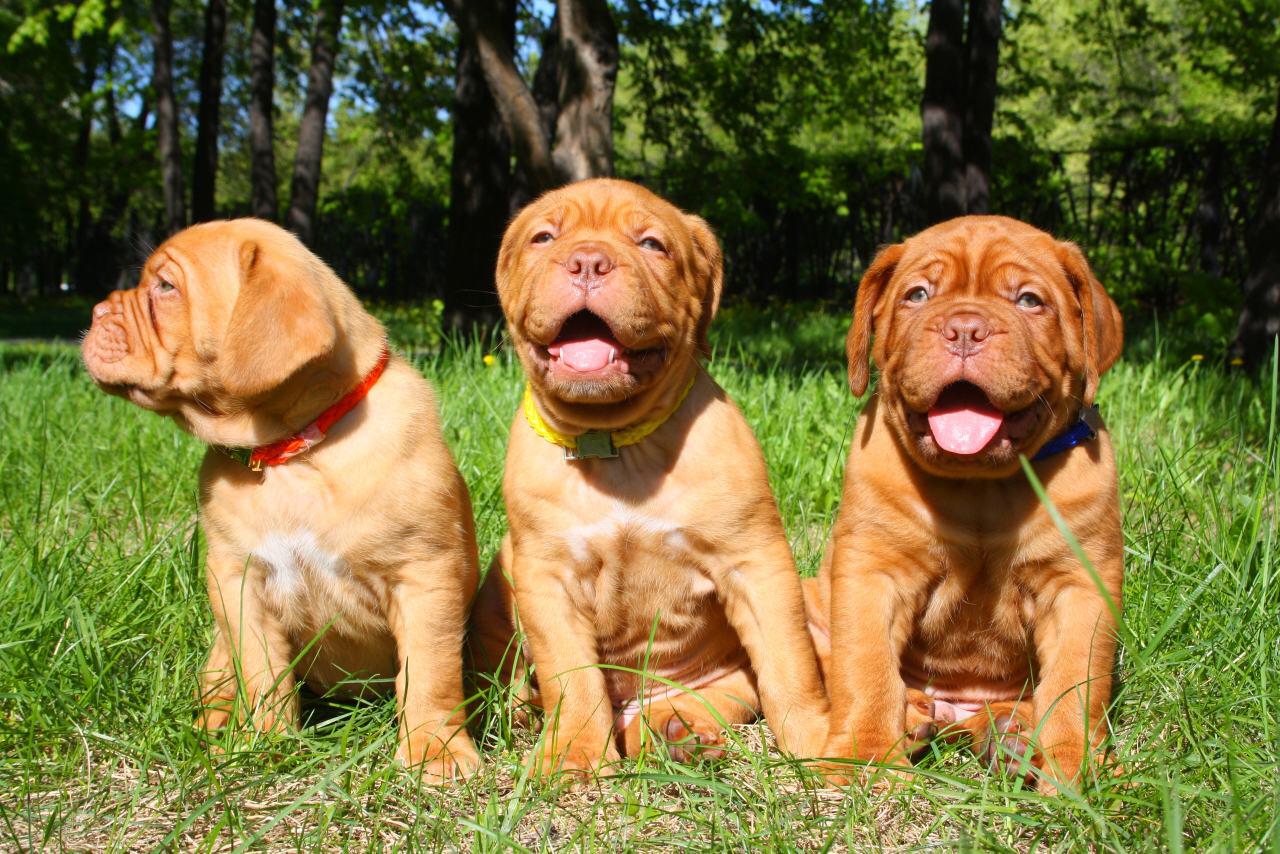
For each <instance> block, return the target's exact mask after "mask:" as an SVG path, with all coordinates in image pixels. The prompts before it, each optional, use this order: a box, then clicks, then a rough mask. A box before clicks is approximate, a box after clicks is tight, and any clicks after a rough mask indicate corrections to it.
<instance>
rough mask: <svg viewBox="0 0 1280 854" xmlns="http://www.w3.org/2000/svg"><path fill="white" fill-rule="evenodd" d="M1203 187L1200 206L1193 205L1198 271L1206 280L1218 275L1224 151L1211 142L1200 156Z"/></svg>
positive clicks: (1220, 268)
mask: <svg viewBox="0 0 1280 854" xmlns="http://www.w3.org/2000/svg"><path fill="white" fill-rule="evenodd" d="M1202 156H1203V158H1204V161H1203V162H1204V183H1203V184H1201V185H1200V202H1199V204H1197V205H1196V218H1195V223H1196V231H1197V233H1198V234H1199V237H1200V271H1201V272H1203V273H1207V274H1209V275H1210V276H1221V275H1222V225H1223V216H1222V213H1223V187H1222V167H1223V160H1224V159H1225V158H1226V147H1225V146H1224V145H1223V143H1222V141H1221V140H1214V141H1213V142H1210V143H1209V144H1208V146H1206V148H1205V150H1204V151H1203V152H1202Z"/></svg>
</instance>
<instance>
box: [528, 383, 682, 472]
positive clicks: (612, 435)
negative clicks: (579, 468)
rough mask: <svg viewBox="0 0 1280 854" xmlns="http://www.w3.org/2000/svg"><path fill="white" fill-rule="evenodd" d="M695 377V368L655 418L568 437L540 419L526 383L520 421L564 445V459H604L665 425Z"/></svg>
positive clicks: (555, 443) (545, 436)
mask: <svg viewBox="0 0 1280 854" xmlns="http://www.w3.org/2000/svg"><path fill="white" fill-rule="evenodd" d="M697 378H698V372H697V370H695V371H694V372H693V376H692V377H691V378H690V379H689V384H688V385H687V386H685V387H684V391H682V392H681V393H680V397H679V398H677V399H676V402H675V405H673V406H672V407H671V408H670V409H668V410H667V411H666V412H664V413H663V414H662V415H659V416H658V417H657V418H652V419H650V420H648V421H641V422H640V423H639V424H632V425H631V426H630V427H623V428H622V429H621V430H588V431H587V432H585V433H582V434H581V435H578V436H569V435H566V434H564V433H561V432H559V431H557V430H556V429H555V428H553V427H552V426H551V425H550V424H548V423H547V422H546V421H545V420H544V419H543V417H542V413H541V412H539V411H538V406H537V404H535V403H534V401H533V386H531V385H528V384H527V383H526V384H525V387H524V420H525V421H528V422H529V426H530V427H532V428H533V432H535V433H537V434H538V435H539V436H541V437H542V438H544V439H546V440H547V441H548V442H550V443H551V444H553V445H559V446H560V447H562V448H564V458H565V459H566V460H585V459H590V458H592V457H596V458H598V459H604V460H607V459H612V458H614V457H616V456H618V449H619V448H625V447H626V446H627V445H635V444H637V443H639V442H640V441H642V440H643V439H645V438H646V437H647V436H648V435H649V434H650V433H652V432H653V431H654V430H657V429H658V428H659V427H661V426H662V425H663V424H666V423H667V420H668V419H670V418H671V416H672V415H675V414H676V410H677V409H679V408H680V406H681V404H683V403H684V401H685V398H687V397H688V396H689V392H690V391H692V390H693V383H694V380H696V379H697Z"/></svg>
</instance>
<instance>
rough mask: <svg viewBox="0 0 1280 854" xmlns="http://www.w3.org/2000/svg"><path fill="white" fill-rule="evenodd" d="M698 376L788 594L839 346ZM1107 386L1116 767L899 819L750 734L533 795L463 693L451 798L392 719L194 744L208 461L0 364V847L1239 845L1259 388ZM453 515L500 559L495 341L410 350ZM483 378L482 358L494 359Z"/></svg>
mask: <svg viewBox="0 0 1280 854" xmlns="http://www.w3.org/2000/svg"><path fill="white" fill-rule="evenodd" d="M724 319H725V321H726V322H725V323H724V324H722V328H721V329H720V330H719V332H718V334H717V337H716V341H715V344H716V358H715V359H714V361H713V362H712V364H711V366H710V369H711V372H712V373H713V375H714V376H716V377H717V378H718V379H719V380H720V382H721V383H722V384H723V385H724V386H725V387H726V388H727V389H728V391H729V392H730V394H732V395H733V396H734V397H735V399H736V400H737V401H738V402H739V404H740V405H741V406H742V409H743V411H744V412H745V414H746V416H747V418H748V420H749V421H750V422H751V423H752V424H753V426H755V428H756V429H757V432H758V435H759V437H760V440H761V443H762V445H763V446H764V450H765V453H766V455H767V457H768V461H769V466H770V473H771V478H772V482H773V485H774V487H775V489H776V490H777V493H778V497H779V503H780V506H781V508H782V512H783V516H784V518H785V520H786V523H787V530H788V534H789V536H790V538H791V542H792V545H793V547H794V548H795V551H796V558H797V563H798V565H799V568H800V571H801V572H802V573H804V574H811V573H813V572H814V571H815V570H816V567H817V561H818V558H819V555H820V553H821V550H822V546H823V543H824V541H825V538H826V535H827V531H828V528H829V526H830V524H831V522H832V521H833V519H834V514H835V510H836V506H837V501H838V497H839V493H840V481H841V476H842V472H843V466H844V455H845V451H846V448H847V442H848V438H849V434H850V432H851V429H852V426H853V423H854V419H855V418H856V415H857V412H858V409H859V404H858V402H856V401H855V400H853V399H852V397H851V396H850V395H849V392H848V387H847V384H846V382H845V377H844V366H843V362H842V348H843V337H842V336H843V333H844V329H845V327H846V325H847V318H845V317H842V316H836V315H816V314H805V315H802V316H798V317H788V316H786V315H785V314H775V315H774V316H773V317H770V316H769V313H768V312H762V311H759V310H756V311H755V313H754V314H751V313H748V312H747V311H746V310H743V311H742V312H739V313H738V314H737V315H736V316H735V313H734V312H730V313H729V315H728V316H726V317H725V318H724ZM1140 350H1141V352H1143V353H1144V354H1146V355H1144V358H1143V361H1141V362H1130V361H1123V362H1121V363H1120V364H1119V365H1118V366H1117V367H1116V368H1115V369H1114V370H1113V371H1112V372H1111V373H1110V374H1109V375H1108V376H1107V378H1106V379H1105V381H1104V382H1103V386H1102V395H1101V400H1100V403H1101V406H1102V411H1103V414H1104V417H1105V418H1106V420H1107V421H1108V422H1109V425H1110V427H1111V429H1112V431H1113V434H1114V437H1115V440H1116V446H1117V449H1118V453H1119V457H1120V468H1121V478H1122V491H1123V504H1124V512H1125V533H1126V554H1127V559H1126V571H1127V580H1126V586H1125V596H1124V600H1125V601H1124V621H1125V631H1124V638H1125V640H1126V645H1125V646H1124V647H1123V648H1122V650H1121V653H1120V658H1119V670H1118V682H1119V690H1118V692H1117V698H1116V702H1115V704H1114V706H1113V709H1112V720H1113V725H1114V731H1115V737H1114V749H1115V753H1116V756H1117V758H1118V759H1119V761H1120V762H1121V763H1122V767H1123V770H1122V771H1121V772H1120V773H1119V774H1117V775H1116V776H1114V777H1106V778H1104V779H1101V780H1098V781H1095V782H1092V783H1089V784H1088V785H1086V787H1085V789H1084V791H1083V792H1082V793H1080V794H1079V795H1075V796H1064V797H1060V798H1045V797H1043V796H1040V795H1038V794H1036V793H1035V792H1029V791H1026V790H1024V789H1023V788H1022V787H1021V785H1020V784H1018V783H1015V782H1013V781H1009V780H1005V779H1000V778H993V777H991V776H989V775H987V774H986V772H985V771H984V769H983V768H982V767H981V766H980V763H979V762H978V761H977V760H976V759H974V758H973V757H972V755H970V754H969V753H968V752H967V751H965V750H963V749H955V748H950V747H945V746H942V747H937V748H935V749H934V750H933V752H932V753H931V755H930V756H928V757H927V758H926V759H925V760H924V761H923V763H922V764H921V766H920V768H919V772H918V773H917V775H916V776H915V778H914V779H913V780H912V781H911V782H910V783H907V784H903V785H900V786H898V787H896V788H895V789H892V790H889V791H879V790H877V791H862V790H854V791H852V792H849V793H842V792H833V791H826V790H823V789H822V788H821V787H820V786H818V785H817V784H816V782H815V780H814V778H813V777H812V776H811V775H810V774H808V772H806V771H804V770H802V769H800V768H799V767H798V766H797V765H796V764H795V763H793V762H791V761H789V760H787V759H786V758H785V757H782V756H780V755H778V754H777V752H776V751H775V750H774V748H773V745H772V742H771V740H770V738H769V737H768V734H767V730H766V729H765V728H764V727H762V726H750V727H743V728H740V729H739V730H738V731H737V732H736V733H735V734H734V737H733V738H731V740H730V742H729V744H728V745H727V747H728V753H729V757H728V758H727V759H725V760H724V761H722V762H721V763H719V764H718V765H715V766H711V767H704V766H698V767H688V766H684V765H680V764H677V763H675V762H673V761H671V760H670V759H668V758H667V757H666V756H665V753H662V752H657V753H654V754H651V755H649V756H647V757H646V758H644V759H643V760H641V761H638V762H632V763H629V764H628V765H627V766H626V769H625V773H624V774H622V775H621V776H619V777H616V778H611V779H606V780H602V781H600V782H598V783H593V784H591V785H589V786H586V787H584V788H579V789H571V788H569V787H568V786H567V784H566V785H562V786H558V787H557V786H553V787H547V786H541V785H535V784H534V783H533V782H532V781H531V780H530V779H529V778H528V776H527V771H526V769H525V768H524V767H523V765H522V761H523V758H524V756H525V755H526V753H527V752H528V751H529V750H530V749H531V748H532V747H533V745H534V743H535V740H536V738H537V736H536V733H533V732H530V731H528V730H527V729H525V728H523V727H521V726H519V725H518V724H517V722H516V720H515V719H514V713H513V703H512V702H511V698H510V697H507V696H504V690H503V689H500V688H498V687H495V686H493V685H492V684H488V683H486V682H485V681H484V680H478V684H477V687H476V688H475V691H476V700H477V701H478V703H477V707H479V708H482V709H483V714H480V715H478V716H477V717H476V718H475V720H474V722H473V732H474V733H475V734H476V736H477V738H478V740H479V743H480V744H481V746H482V750H483V751H484V753H485V758H486V765H485V767H484V770H483V771H482V773H481V775H480V777H478V778H477V779H476V780H473V781H470V782H468V783H466V784H465V785H462V786H459V787H457V788H456V789H453V790H443V791H442V790H436V789H432V788H429V787H423V786H420V785H418V783H417V782H416V781H414V780H413V779H412V778H411V777H410V776H409V775H407V774H405V773H404V772H403V771H401V770H398V769H397V768H396V767H395V766H394V765H393V764H392V761H391V760H392V757H393V755H394V752H395V742H396V728H395V721H394V718H393V715H392V713H391V706H390V704H389V703H365V704H349V705H341V704H340V705H337V706H335V707H333V708H332V709H329V710H327V711H326V712H325V714H323V715H316V716H313V718H312V723H311V724H310V725H309V726H307V727H304V728H303V729H302V730H301V731H300V732H297V733H291V734H286V735H253V734H239V735H230V734H227V735H224V736H218V737H217V738H216V739H215V741H216V744H214V745H212V747H214V748H216V749H210V747H211V746H210V745H204V744H202V743H201V741H200V740H199V739H198V738H197V737H196V734H195V733H194V732H193V730H192V728H191V725H190V724H191V721H192V717H193V713H194V708H195V699H194V692H195V684H196V682H195V680H196V674H197V671H198V670H199V668H200V666H201V663H202V660H203V656H204V654H205V651H206V649H205V646H206V643H207V641H208V637H209V619H210V618H209V613H208V606H207V603H206V594H205V590H204V580H203V569H202V562H201V561H202V543H201V539H200V537H199V536H198V533H197V528H196V522H195V514H196V494H195V477H196V467H197V465H198V462H199V459H200V456H201V454H202V448H201V447H200V446H199V445H198V444H197V443H196V442H195V441H194V440H192V439H191V438H190V437H188V436H186V435H184V434H182V433H181V432H180V431H178V429H177V428H176V427H174V426H173V425H172V424H170V423H168V422H166V421H163V420H161V419H159V418H156V417H154V416H151V415H149V414H147V413H144V412H142V411H140V410H138V409H135V408H134V407H131V406H129V405H128V404H126V403H124V402H122V401H119V400H116V399H113V398H108V397H106V396H105V395H102V394H101V393H99V392H97V391H96V390H95V389H94V388H93V387H92V385H91V384H90V382H89V381H88V379H87V377H86V376H85V375H84V372H83V370H82V369H81V367H80V365H79V362H78V358H77V354H76V352H75V351H74V349H73V348H70V347H65V346H51V345H9V346H4V347H0V411H3V412H4V413H5V421H4V441H3V442H2V443H0V611H2V612H3V613H4V614H6V615H7V619H6V622H5V624H4V628H3V629H2V630H0V696H2V697H3V701H2V702H0V769H2V770H0V828H2V830H0V834H2V835H3V837H4V838H5V839H6V841H7V845H9V846H15V847H21V848H46V847H70V848H94V849H97V848H129V849H135V848H151V847H157V846H172V847H179V848H184V849H186V848H193V847H199V848H204V847H209V848H213V847H218V848H222V847H229V848H235V847H262V846H268V845H269V846H273V847H289V848H306V849H312V848H315V847H317V846H320V845H323V846H326V847H336V846H340V845H351V846H355V847H365V846H369V845H394V844H396V843H397V842H399V841H402V840H405V839H411V840H412V841H413V842H414V843H415V844H418V845H422V846H424V847H432V848H439V847H446V848H452V847H466V848H475V849H481V850H497V849H504V850H505V849H507V848H517V849H526V848H527V849H538V848H545V847H556V848H560V847H566V846H574V847H579V846H580V847H590V848H602V849H608V850H617V849H628V848H640V847H696V848H700V849H703V848H710V847H726V848H733V849H735V850H742V849H753V848H766V849H768V848H786V849H791V848H813V849H823V848H825V847H828V846H835V847H845V846H851V847H871V846H875V847H881V846H883V847H905V846H913V845H923V844H945V845H966V846H974V847H980V848H996V849H1005V848H1018V849H1024V848H1027V847H1031V846H1048V847H1051V848H1079V847H1085V846H1092V847H1105V848H1141V849H1146V848H1151V847H1167V848H1171V849H1177V848H1179V847H1181V846H1184V845H1194V846H1196V847H1215V848H1229V849H1238V848H1253V847H1256V846H1260V845H1262V844H1263V843H1264V840H1267V839H1268V838H1271V839H1274V837H1275V832H1276V828H1275V822H1276V821H1277V818H1276V816H1277V813H1278V807H1280V801H1278V793H1280V788H1278V786H1277V778H1278V776H1280V770H1278V769H1277V759H1276V756H1277V743H1278V741H1280V721H1278V719H1277V702H1278V701H1277V698H1280V690H1278V689H1277V686H1276V678H1277V677H1276V673H1277V672H1278V669H1277V665H1280V619H1278V618H1277V617H1278V614H1280V579H1278V578H1277V559H1276V546H1277V536H1276V535H1277V521H1276V510H1277V507H1276V496H1277V495H1278V494H1280V469H1278V467H1277V443H1278V438H1277V435H1276V429H1275V427H1276V414H1275V395H1274V383H1275V378H1274V375H1273V376H1272V377H1271V380H1270V383H1269V387H1268V386H1263V387H1259V386H1258V385H1256V384H1252V383H1250V382H1248V381H1247V380H1245V379H1242V378H1239V377H1234V376H1226V375H1224V374H1222V373H1220V372H1219V371H1218V370H1217V369H1215V368H1213V367H1212V366H1210V365H1209V364H1207V363H1205V362H1190V361H1188V362H1181V361H1175V360H1174V359H1173V358H1172V357H1169V356H1166V355H1165V353H1166V352H1173V351H1174V350H1173V348H1168V349H1166V348H1164V347H1163V346H1162V345H1161V344H1160V342H1158V341H1156V342H1147V343H1146V344H1145V345H1144V347H1142V348H1140ZM413 352H414V356H413V359H414V362H415V364H416V365H417V366H418V367H419V368H420V369H421V370H422V371H423V373H424V374H425V375H426V376H427V377H428V378H429V379H430V380H431V381H432V382H433V383H434V384H435V386H436V388H437V389H438V391H439V397H440V401H441V406H442V410H443V419H444V428H445V435H446V438H447V440H448V441H449V444H450V446H451V447H452V448H453V450H454V452H455V454H456V456H457V458H458V463H459V466H460V467H461V469H462V472H463V475H464V476H465V477H466V479H467V482H468V484H469V485H470V487H471V490H472V497H473V501H474V504H475V509H476V515H477V524H478V532H479V537H480V547H481V552H482V554H483V555H484V556H485V557H486V559H487V558H488V557H489V556H491V555H492V554H493V552H494V551H495V549H496V547H497V543H498V539H499V537H500V536H501V533H502V530H503V526H504V524H505V523H504V517H503V510H502V502H501V492H500V489H501V474H502V466H503V454H504V449H505V445H506V435H507V431H508V429H509V427H510V424H511V420H512V417H513V415H514V413H515V412H516V407H517V404H518V401H519V397H520V391H521V379H520V374H519V367H518V365H517V364H516V363H515V359H514V356H513V354H511V353H510V352H509V351H508V350H506V349H504V348H502V347H501V346H500V345H499V342H498V341H497V340H495V341H491V342H484V343H482V344H458V343H450V344H446V345H445V347H444V348H443V349H442V350H439V351H429V350H419V349H414V351H413ZM486 355H490V356H492V358H490V359H486Z"/></svg>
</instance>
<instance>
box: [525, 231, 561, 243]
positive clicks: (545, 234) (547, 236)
mask: <svg viewBox="0 0 1280 854" xmlns="http://www.w3.org/2000/svg"><path fill="white" fill-rule="evenodd" d="M555 239H556V236H555V235H554V234H552V233H551V232H549V231H539V232H538V233H537V234H535V235H534V236H533V240H531V241H530V242H531V243H539V244H541V243H550V242H551V241H553V240H555Z"/></svg>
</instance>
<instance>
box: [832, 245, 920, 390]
mask: <svg viewBox="0 0 1280 854" xmlns="http://www.w3.org/2000/svg"><path fill="white" fill-rule="evenodd" d="M906 248H907V247H906V244H905V243H895V244H894V245H893V246H886V247H885V248H884V249H881V250H880V254H878V255H876V258H875V260H874V261H872V262H871V266H870V267H868V268H867V272H865V273H863V274H862V281H861V282H859V283H858V298H857V300H856V301H855V302H854V306H853V322H852V323H851V324H850V326H849V337H848V339H846V341H845V356H846V357H847V358H848V360H849V388H850V389H852V390H853V396H854V397H862V395H863V393H864V392H865V391H866V390H867V383H869V382H870V381H871V368H870V366H869V365H868V364H867V362H868V361H869V360H870V358H871V333H872V332H873V331H874V329H873V323H872V321H873V316H874V315H875V313H876V303H877V302H879V301H880V295H881V294H883V293H884V289H885V287H886V286H887V285H888V284H889V280H890V279H892V278H893V271H894V270H896V269H897V267H898V262H899V261H901V260H902V253H903V252H905V251H906Z"/></svg>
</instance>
